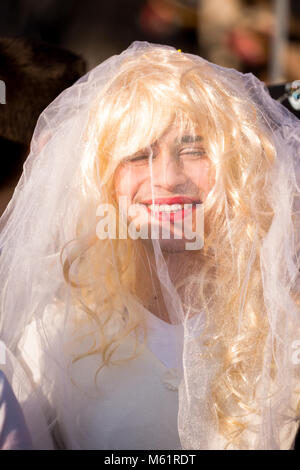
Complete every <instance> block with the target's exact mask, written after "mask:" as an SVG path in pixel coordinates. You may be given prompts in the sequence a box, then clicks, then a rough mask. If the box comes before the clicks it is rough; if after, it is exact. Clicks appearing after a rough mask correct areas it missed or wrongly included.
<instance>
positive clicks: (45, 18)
mask: <svg viewBox="0 0 300 470" xmlns="http://www.w3.org/2000/svg"><path fill="white" fill-rule="evenodd" d="M0 36H9V37H11V36H23V37H26V38H32V39H35V40H41V41H45V42H47V43H50V44H54V45H56V46H60V47H63V48H66V49H68V50H69V51H71V52H74V53H76V54H79V55H80V56H82V57H83V58H84V59H85V60H86V62H87V68H88V69H90V68H92V67H94V66H95V65H97V64H98V63H99V62H102V61H103V60H104V59H106V58H108V57H110V56H111V55H113V54H118V53H120V52H121V51H122V50H124V49H125V48H126V47H127V46H128V45H129V44H130V43H131V42H132V41H134V40H147V41H150V42H151V41H152V42H156V43H162V44H170V45H172V46H175V47H177V48H181V49H182V50H184V51H188V52H192V53H197V54H200V55H202V56H203V57H205V58H207V59H209V60H211V61H213V62H216V63H218V64H220V65H225V66H228V67H235V68H238V69H239V70H241V71H248V70H251V71H252V72H254V73H255V74H256V75H258V76H259V77H260V78H261V79H263V80H265V81H267V82H274V81H278V80H282V79H283V80H285V79H286V80H295V79H296V78H299V76H300V1H299V0H226V1H225V0H108V1H107V0H85V1H84V2H83V1H81V0H63V1H61V0H1V2H0Z"/></svg>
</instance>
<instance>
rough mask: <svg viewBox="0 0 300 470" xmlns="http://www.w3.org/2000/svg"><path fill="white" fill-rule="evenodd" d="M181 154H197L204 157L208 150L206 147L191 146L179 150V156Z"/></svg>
mask: <svg viewBox="0 0 300 470" xmlns="http://www.w3.org/2000/svg"><path fill="white" fill-rule="evenodd" d="M181 155H191V156H197V157H204V156H206V152H205V150H204V149H195V148H190V149H182V150H180V151H179V156H181Z"/></svg>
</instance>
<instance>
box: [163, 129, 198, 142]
mask: <svg viewBox="0 0 300 470" xmlns="http://www.w3.org/2000/svg"><path fill="white" fill-rule="evenodd" d="M169 141H170V142H175V143H178V144H179V143H183V144H188V143H195V142H202V141H203V135H202V134H201V130H200V128H199V126H196V125H195V126H186V127H180V126H177V125H172V126H171V127H170V128H168V129H167V130H166V131H165V132H163V134H162V135H161V136H160V137H159V138H158V139H157V141H156V142H158V143H159V142H169Z"/></svg>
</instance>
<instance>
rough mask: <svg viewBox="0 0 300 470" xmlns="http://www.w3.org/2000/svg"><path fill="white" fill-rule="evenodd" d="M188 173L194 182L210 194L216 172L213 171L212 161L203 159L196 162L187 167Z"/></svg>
mask: <svg viewBox="0 0 300 470" xmlns="http://www.w3.org/2000/svg"><path fill="white" fill-rule="evenodd" d="M186 174H188V176H189V178H190V179H191V180H192V181H193V183H194V184H195V185H196V186H197V187H198V188H199V189H200V190H201V191H204V193H205V194H208V193H209V191H210V190H211V189H212V187H213V185H214V174H213V171H212V166H211V162H210V161H209V160H207V161H204V162H203V161H201V162H197V163H196V162H195V163H193V164H191V165H189V167H188V168H186Z"/></svg>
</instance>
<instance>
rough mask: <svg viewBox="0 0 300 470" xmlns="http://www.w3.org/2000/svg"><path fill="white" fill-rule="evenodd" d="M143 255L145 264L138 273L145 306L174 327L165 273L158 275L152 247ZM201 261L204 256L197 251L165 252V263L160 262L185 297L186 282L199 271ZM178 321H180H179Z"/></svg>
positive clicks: (163, 255) (145, 248)
mask: <svg viewBox="0 0 300 470" xmlns="http://www.w3.org/2000/svg"><path fill="white" fill-rule="evenodd" d="M143 255H144V256H143V257H142V258H143V262H142V263H141V266H140V270H139V271H138V273H137V282H138V286H137V291H138V292H141V294H142V295H141V297H142V298H143V299H144V306H145V307H146V308H147V309H148V310H150V311H151V312H152V313H153V314H154V315H156V316H158V317H159V318H161V319H162V320H164V321H166V322H168V323H171V322H172V323H174V322H175V321H176V319H174V318H170V314H169V311H168V308H167V306H166V302H165V299H166V296H168V295H170V294H169V293H168V292H167V291H166V289H165V288H166V283H165V281H164V279H163V277H162V273H158V272H157V261H156V259H155V255H154V251H153V248H152V246H151V247H149V246H144V250H143ZM200 257H201V253H200V252H194V251H180V252H162V259H160V260H159V262H160V263H162V265H164V263H165V265H164V266H163V268H162V269H164V268H165V269H166V273H164V275H167V276H168V277H169V278H170V281H171V282H172V284H173V286H174V287H175V288H176V290H177V293H178V295H179V296H180V297H181V296H182V295H183V293H184V281H185V279H186V278H187V277H188V276H190V275H192V274H195V273H196V271H199V266H201V260H200ZM164 275H163V276H164ZM143 294H144V295H143ZM164 294H165V295H164ZM167 303H168V302H167ZM178 321H180V320H179V319H178Z"/></svg>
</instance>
